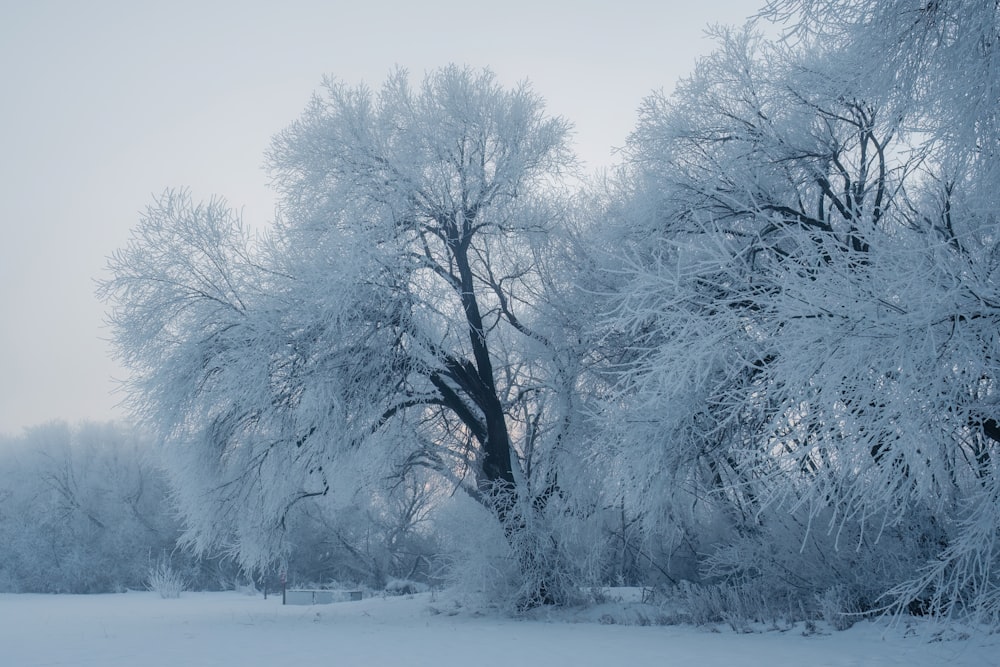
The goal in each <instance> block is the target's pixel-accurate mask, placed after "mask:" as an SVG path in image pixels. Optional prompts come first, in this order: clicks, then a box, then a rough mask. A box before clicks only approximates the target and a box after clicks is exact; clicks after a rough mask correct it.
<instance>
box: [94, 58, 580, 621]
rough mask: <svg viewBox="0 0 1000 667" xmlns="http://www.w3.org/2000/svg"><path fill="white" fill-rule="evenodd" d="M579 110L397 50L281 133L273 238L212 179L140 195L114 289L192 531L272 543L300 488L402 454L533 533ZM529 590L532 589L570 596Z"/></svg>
mask: <svg viewBox="0 0 1000 667" xmlns="http://www.w3.org/2000/svg"><path fill="white" fill-rule="evenodd" d="M567 132H568V125H567V123H566V122H564V121H563V120H561V119H559V118H552V117H549V116H547V115H546V114H545V112H544V109H543V104H542V100H541V99H540V98H539V97H538V96H537V95H536V94H535V93H533V92H532V91H531V89H530V88H529V87H528V86H527V85H519V86H517V87H515V88H513V89H506V88H504V87H502V86H501V85H500V84H499V83H498V82H497V80H496V78H495V76H494V75H493V74H492V73H490V72H488V71H474V70H470V69H463V68H459V67H454V66H453V67H447V68H444V69H441V70H438V71H435V72H432V73H430V74H429V75H428V76H427V77H426V78H425V79H424V81H423V82H422V84H421V85H420V86H419V88H417V89H412V88H411V87H410V83H409V77H408V76H407V74H406V72H404V71H398V72H396V73H394V74H392V76H390V78H389V79H388V80H387V82H386V83H385V85H384V86H383V87H382V89H381V90H380V91H378V92H373V91H372V90H370V89H368V88H366V87H364V86H359V87H351V86H348V85H345V84H343V83H340V82H337V81H333V80H328V81H326V82H325V85H324V90H323V93H322V94H320V95H317V96H316V97H314V99H313V100H312V101H311V103H310V104H309V106H308V107H307V109H306V110H305V112H304V113H303V115H302V117H301V118H300V119H299V120H298V121H296V122H295V123H293V124H292V125H291V126H289V127H288V128H287V129H285V130H284V131H283V132H281V133H280V134H279V135H277V137H276V138H275V140H274V143H273V147H272V149H271V151H270V153H269V155H268V163H269V167H270V169H271V172H272V174H273V177H274V183H275V186H276V187H277V189H278V191H279V193H280V195H281V204H280V208H279V219H278V221H277V222H276V224H275V226H274V228H273V230H272V232H271V234H270V235H269V236H268V238H267V239H266V240H262V241H257V242H254V241H252V240H251V239H250V238H249V235H248V234H247V233H246V232H245V230H244V229H243V227H242V225H241V223H240V221H239V219H238V218H237V216H235V215H234V214H233V213H232V212H231V211H230V210H228V209H227V208H226V207H225V205H224V204H222V203H221V202H219V201H212V202H210V203H208V204H202V205H195V204H193V203H192V202H191V200H190V197H189V196H188V195H187V194H186V193H185V192H170V193H167V194H166V195H165V196H164V197H163V198H161V199H160V200H158V201H157V202H156V203H155V204H154V205H153V206H151V207H150V209H149V211H148V212H147V214H146V216H145V217H144V218H143V219H142V220H141V222H140V224H139V226H138V227H137V228H136V230H135V235H134V238H133V239H132V241H131V242H130V243H129V244H128V246H127V247H126V248H124V249H123V250H120V251H119V252H117V253H116V254H115V255H114V256H113V258H112V259H111V262H110V269H111V278H110V279H109V280H108V281H107V282H106V283H105V284H104V285H103V288H102V289H103V292H104V294H105V295H106V296H107V298H108V299H109V300H110V301H111V303H112V304H113V309H112V315H111V321H112V325H113V328H114V340H115V343H116V345H117V349H118V351H119V353H120V355H121V358H122V359H123V361H124V362H125V364H126V365H127V366H128V367H129V368H130V370H131V371H132V375H131V379H130V380H129V399H130V401H131V404H132V406H133V408H134V409H135V412H136V414H137V415H138V416H139V417H140V418H142V420H143V423H145V424H147V425H148V426H150V427H152V428H154V429H155V431H156V432H157V433H159V434H160V437H161V438H162V440H163V441H164V443H165V445H166V449H167V452H168V460H169V461H170V463H171V469H172V471H173V476H174V480H175V482H176V484H177V486H178V489H179V498H180V501H181V506H182V509H183V510H184V513H185V515H186V517H187V519H188V522H189V526H190V527H191V535H192V536H193V538H194V539H195V540H196V541H198V543H199V544H201V545H202V546H207V545H209V544H213V543H217V542H219V541H220V540H221V541H223V542H225V541H226V540H230V541H231V542H230V543H231V544H232V545H233V546H234V548H235V549H236V551H237V552H238V553H239V554H240V555H241V556H242V558H243V560H244V562H245V563H247V564H257V565H260V564H263V563H264V562H266V560H267V559H268V558H270V557H271V556H273V555H274V554H275V553H277V552H278V551H280V545H279V544H278V542H276V540H280V535H281V531H280V526H281V523H282V521H283V520H284V517H285V515H286V513H287V512H288V510H289V508H290V507H292V506H293V505H294V504H295V503H296V502H298V501H299V500H301V499H303V498H306V497H309V496H313V495H317V494H327V493H329V492H330V491H331V489H333V490H334V491H336V487H337V486H338V485H339V484H344V485H348V486H351V485H357V484H358V483H359V482H358V479H357V475H359V474H363V473H364V471H368V472H369V473H370V476H371V477H373V478H384V477H386V476H389V475H390V474H398V475H403V474H406V471H407V470H410V469H412V468H413V466H423V467H428V468H431V469H433V470H434V471H436V472H438V473H440V474H442V475H444V476H446V477H447V478H448V479H451V480H453V482H454V483H455V484H456V485H459V486H461V488H463V489H465V490H466V491H467V492H468V493H469V494H471V495H472V496H474V497H475V498H476V499H478V500H479V501H481V502H482V503H483V504H485V505H487V506H488V507H490V508H491V510H492V511H493V513H494V516H496V517H497V518H498V519H499V521H500V523H501V524H502V525H503V526H504V529H505V532H506V534H507V535H508V538H509V541H510V542H511V544H512V545H523V544H525V542H524V540H523V539H521V538H522V536H523V533H524V531H526V530H527V529H528V527H529V525H530V523H531V521H530V517H529V516H528V515H530V514H531V512H533V511H535V509H537V508H538V507H540V506H542V505H544V502H539V500H540V499H544V498H545V497H547V496H549V495H551V494H552V491H553V489H554V488H555V470H554V467H553V465H552V459H551V458H546V457H545V456H543V448H542V447H540V443H542V442H543V441H548V442H549V443H555V442H556V441H558V440H559V438H560V433H561V432H562V431H563V430H564V429H565V428H567V423H568V417H569V415H568V414H567V410H568V408H567V405H568V403H567V401H565V400H561V397H564V396H565V392H566V390H567V389H568V387H569V385H570V384H571V382H572V378H568V377H566V374H565V373H564V372H562V371H560V367H559V366H558V365H556V364H553V363H552V361H553V359H554V355H555V354H556V352H557V350H556V349H555V346H554V345H553V342H552V339H551V337H550V336H548V335H547V334H546V323H545V321H544V319H542V318H540V317H539V312H540V311H539V308H540V307H541V306H542V305H543V304H544V302H545V296H544V292H545V290H546V289H547V285H548V281H547V280H546V277H545V275H543V272H542V270H541V267H542V258H543V257H544V255H545V252H546V244H547V243H548V235H549V234H550V232H551V231H552V230H553V228H554V227H555V226H557V225H558V224H559V217H560V209H559V205H558V203H557V202H558V201H559V199H560V197H561V189H562V187H563V186H562V185H561V183H562V179H563V178H564V177H565V176H567V175H568V174H569V173H570V172H571V170H572V168H573V158H572V155H571V153H570V151H569V150H568V148H567ZM548 451H550V452H551V451H555V448H552V447H550V448H549V449H548ZM346 470H350V471H351V472H350V473H347V472H345V471H346ZM522 551H524V550H523V549H522ZM517 558H519V559H520V560H521V561H522V565H531V564H532V563H533V562H535V561H534V559H535V558H536V554H533V550H528V551H526V552H523V553H520V554H517ZM529 569H530V568H529ZM533 589H534V590H529V591H526V593H525V598H526V600H525V602H527V603H532V602H538V601H550V600H554V599H556V598H557V597H558V594H557V593H556V591H554V590H552V584H551V583H546V582H545V581H542V580H539V581H538V582H536V584H534V585H533Z"/></svg>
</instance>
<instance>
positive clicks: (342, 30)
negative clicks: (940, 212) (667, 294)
mask: <svg viewBox="0 0 1000 667" xmlns="http://www.w3.org/2000/svg"><path fill="white" fill-rule="evenodd" d="M759 4H761V2H759V1H758V0H711V1H704V2H691V1H690V0H683V1H680V0H677V1H675V0H660V1H659V2H652V1H650V0H617V1H612V2H596V1H589V0H576V1H574V2H570V1H559V2H546V1H545V0H533V1H530V0H504V1H502V2H497V1H496V0H492V1H490V2H475V1H473V0H442V1H436V0H423V1H421V2H403V1H397V2H380V1H378V0H368V1H367V2H362V0H353V1H351V2H343V1H340V0H326V1H325V2H324V1H320V0H315V1H305V0H285V1H283V2H280V3H278V2H261V1H259V0H258V1H254V0H243V1H242V2H236V1H233V2H223V1H218V2H214V1H212V0H200V1H194V2H191V1H188V0H170V1H169V2H156V3H154V2H141V1H139V0H123V1H118V2H115V1H111V0H90V1H88V2H80V1H76V0H65V1H59V2H57V1H51V0H34V1H32V2H8V3H5V6H4V7H3V8H2V9H0V86H2V99H3V104H2V105H0V225H2V227H0V229H2V234H0V433H8V434H16V433H17V432H19V431H20V430H21V429H22V428H23V427H25V426H31V425H34V424H38V423H42V422H44V421H47V420H50V419H67V420H70V421H77V420H81V419H95V420H104V419H111V418H118V417H122V416H124V415H123V413H122V412H121V411H120V410H119V409H118V408H116V407H115V406H116V404H117V403H118V402H119V400H120V399H121V396H120V395H115V394H114V393H113V390H114V389H115V387H116V383H115V381H114V378H121V377H123V371H122V370H120V369H119V368H117V366H116V365H115V364H114V363H113V362H112V361H111V360H110V358H109V352H108V345H107V344H106V342H105V341H104V338H105V337H106V336H107V331H106V330H105V328H104V326H103V317H104V305H103V304H101V303H100V302H98V301H97V299H96V298H95V297H94V279H95V278H97V277H98V276H99V275H101V273H102V272H103V270H104V265H105V261H106V257H107V256H108V255H109V254H110V253H111V252H112V251H113V250H114V249H115V248H117V247H119V246H121V245H122V244H124V243H125V241H126V240H127V238H128V233H129V228H130V227H131V226H132V225H133V224H134V223H135V222H136V220H137V219H138V212H139V211H140V210H141V209H143V208H144V207H145V205H146V204H147V203H148V202H150V200H151V198H152V195H153V194H154V193H159V192H161V191H162V190H163V189H164V188H166V187H171V186H190V187H191V189H192V191H193V194H194V195H195V197H196V198H205V197H208V196H210V195H212V194H221V195H224V196H225V197H226V198H227V199H228V200H229V202H230V203H231V204H233V205H236V206H243V207H244V216H245V218H246V219H247V220H248V221H249V222H251V223H254V224H259V225H265V224H267V222H268V220H269V219H270V217H271V215H272V211H273V206H274V201H273V198H272V195H271V193H270V192H269V191H268V189H267V180H266V177H265V174H264V172H263V171H262V169H261V164H262V160H263V152H264V150H265V149H266V148H267V146H268V143H269V141H270V137H271V136H272V135H273V134H274V133H276V132H278V131H279V130H280V129H282V128H283V127H284V126H285V125H287V124H288V123H290V122H291V121H292V120H294V119H295V118H296V117H297V116H298V114H299V113H300V112H301V110H302V109H303V108H304V107H305V104H306V101H307V100H308V98H309V96H310V94H311V93H312V91H314V90H315V89H316V88H317V87H318V85H319V83H320V79H321V78H322V76H323V75H324V74H332V75H335V76H337V77H339V78H341V79H343V80H345V81H348V82H351V83H356V82H360V81H362V80H363V81H366V82H367V83H369V84H370V85H373V86H378V85H380V84H381V82H382V81H383V80H384V78H385V77H386V75H387V74H388V73H389V71H390V70H391V69H392V68H393V67H394V66H396V65H400V66H403V67H406V68H408V69H409V70H410V71H411V73H412V74H414V75H416V76H422V74H423V73H424V72H425V71H426V70H429V69H433V68H435V67H438V66H441V65H446V64H448V63H452V62H454V63H459V64H468V65H472V66H477V67H478V66H489V67H490V68H492V69H493V70H494V71H495V72H496V73H497V75H498V76H499V77H500V78H501V80H503V81H504V82H506V83H510V84H513V83H516V82H518V81H520V80H523V79H528V80H530V81H531V82H532V84H533V86H534V88H535V90H536V91H537V92H538V93H539V94H541V95H542V96H543V97H545V98H546V100H547V102H548V109H549V112H550V113H553V114H558V115H562V116H565V117H566V118H568V119H569V120H570V121H572V122H573V123H574V124H575V126H576V139H577V142H578V146H577V148H578V152H579V155H580V156H581V157H582V158H583V159H584V160H585V161H586V162H587V163H588V165H589V166H591V167H600V166H605V165H608V164H610V163H611V161H612V158H611V149H612V147H614V146H621V145H622V144H623V143H624V140H625V137H626V136H627V134H628V132H629V131H630V130H631V129H632V127H633V125H634V122H635V110H636V108H637V107H638V105H639V103H640V101H641V99H642V98H643V97H644V96H645V95H647V94H648V93H649V92H650V91H652V90H654V89H657V88H666V89H670V88H672V87H673V85H674V84H675V83H676V81H677V79H678V77H681V76H683V75H685V74H686V73H687V72H689V71H690V69H691V66H692V65H693V63H694V60H695V58H696V57H697V56H698V55H700V54H704V53H705V52H707V51H708V50H709V49H710V48H711V42H709V41H708V40H707V39H705V38H704V37H703V29H704V27H705V26H706V24H708V23H717V22H721V23H742V21H743V20H744V19H745V18H746V17H747V16H748V15H749V14H752V13H753V12H754V11H755V10H756V9H757V8H758V6H759Z"/></svg>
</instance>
